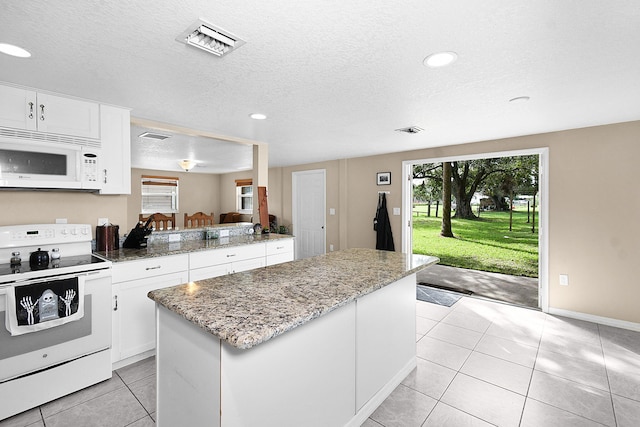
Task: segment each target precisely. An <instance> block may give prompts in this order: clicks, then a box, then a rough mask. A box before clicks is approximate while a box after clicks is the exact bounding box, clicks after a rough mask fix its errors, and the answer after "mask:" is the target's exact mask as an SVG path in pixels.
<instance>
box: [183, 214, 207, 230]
mask: <svg viewBox="0 0 640 427" xmlns="http://www.w3.org/2000/svg"><path fill="white" fill-rule="evenodd" d="M209 225H213V212H211V215H207V214H205V213H203V212H196V213H194V214H193V215H187V214H184V228H199V227H207V226H209Z"/></svg>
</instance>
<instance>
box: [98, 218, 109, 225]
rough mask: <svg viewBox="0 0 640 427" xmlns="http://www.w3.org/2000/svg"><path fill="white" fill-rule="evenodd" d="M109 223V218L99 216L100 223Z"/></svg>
mask: <svg viewBox="0 0 640 427" xmlns="http://www.w3.org/2000/svg"><path fill="white" fill-rule="evenodd" d="M107 224H109V218H98V225H107Z"/></svg>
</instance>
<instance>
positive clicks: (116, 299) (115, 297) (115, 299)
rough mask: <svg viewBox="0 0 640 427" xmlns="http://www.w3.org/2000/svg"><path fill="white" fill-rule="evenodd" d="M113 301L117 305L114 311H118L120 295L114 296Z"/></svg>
mask: <svg viewBox="0 0 640 427" xmlns="http://www.w3.org/2000/svg"><path fill="white" fill-rule="evenodd" d="M113 301H114V302H115V305H114V306H113V311H118V295H114V297H113Z"/></svg>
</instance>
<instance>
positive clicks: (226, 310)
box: [148, 249, 439, 349]
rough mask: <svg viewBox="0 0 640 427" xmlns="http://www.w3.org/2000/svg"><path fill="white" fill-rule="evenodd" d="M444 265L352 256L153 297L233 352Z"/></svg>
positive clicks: (379, 254)
mask: <svg viewBox="0 0 640 427" xmlns="http://www.w3.org/2000/svg"><path fill="white" fill-rule="evenodd" d="M438 261H439V260H438V258H436V257H427V256H419V255H413V256H407V255H405V254H402V253H398V252H387V251H377V250H374V249H347V250H343V251H337V252H331V253H329V254H326V255H321V256H317V257H313V258H306V259H302V260H298V261H293V262H288V263H284V264H278V265H274V266H270V267H266V268H258V269H255V270H250V271H246V272H242V273H236V274H232V275H228V276H221V277H216V278H213V279H207V280H201V281H198V282H195V283H189V284H185V285H180V286H174V287H170V288H165V289H158V290H154V291H151V292H149V294H148V296H149V298H151V299H152V300H154V301H155V302H156V303H158V304H160V305H162V306H164V307H166V308H167V309H169V310H171V311H173V312H175V313H177V314H179V315H180V316H182V317H184V318H185V319H187V320H188V321H190V322H191V323H193V324H195V325H197V326H198V327H200V328H202V329H204V330H205V331H207V332H209V333H211V334H213V335H215V336H217V337H219V338H221V339H223V340H225V341H226V342H228V343H229V344H231V345H232V346H234V347H237V348H239V349H248V348H251V347H253V346H255V345H257V344H260V343H261V342H264V341H267V340H269V339H271V338H274V337H276V336H278V335H280V334H283V333H284V332H286V331H288V330H291V329H293V328H296V327H297V326H300V325H303V324H304V323H307V322H309V321H310V320H312V319H314V318H316V317H319V316H322V315H324V314H327V313H329V312H330V311H332V310H334V309H336V308H338V307H341V306H343V305H346V304H348V303H349V302H351V301H353V300H355V299H356V298H358V297H361V296H363V295H366V294H368V293H371V292H373V291H375V290H377V289H380V288H382V287H384V286H386V285H388V284H391V283H393V282H395V281H397V280H399V279H401V278H402V277H405V276H408V275H409V274H412V273H414V272H417V271H419V270H421V269H423V268H426V267H428V266H429V265H432V264H435V263H437V262H438Z"/></svg>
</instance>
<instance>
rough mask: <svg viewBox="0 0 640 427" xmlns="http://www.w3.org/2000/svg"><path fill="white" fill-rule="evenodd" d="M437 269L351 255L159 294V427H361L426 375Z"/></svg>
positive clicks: (419, 261) (386, 256)
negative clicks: (408, 381) (424, 286)
mask: <svg viewBox="0 0 640 427" xmlns="http://www.w3.org/2000/svg"><path fill="white" fill-rule="evenodd" d="M437 261H438V259H437V258H434V257H423V256H410V255H409V256H407V255H405V254H401V253H396V252H386V251H377V250H372V249H349V250H344V251H339V252H332V253H330V254H327V255H322V256H318V257H313V258H307V259H304V260H299V261H294V262H289V263H284V264H279V265H275V266H271V267H267V268H260V269H255V270H251V271H247V272H242V273H237V274H233V275H227V276H223V277H217V278H213V279H206V280H202V281H198V282H190V283H188V284H184V285H180V286H175V287H171V288H165V289H159V290H154V291H151V292H150V293H149V297H150V298H151V299H152V300H154V301H155V302H156V316H157V356H156V357H157V374H158V375H157V396H158V397H157V423H158V425H160V426H163V425H164V426H170V425H212V426H237V425H248V426H251V425H261V426H269V425H273V426H286V425H291V426H299V425H318V426H334V425H335V426H342V425H360V424H361V423H362V422H363V421H364V420H365V419H366V418H367V417H368V416H369V415H370V414H371V413H372V412H373V411H374V410H375V408H376V407H377V406H378V405H379V404H380V403H381V402H382V401H383V400H384V399H385V398H386V397H387V396H388V395H389V394H390V393H391V391H392V390H393V389H394V388H395V387H396V386H397V385H398V384H399V383H400V382H401V381H402V380H403V379H404V377H405V376H406V375H407V374H408V373H409V372H410V371H411V370H412V369H413V368H414V367H415V364H416V360H415V284H416V279H415V274H416V272H417V271H419V270H421V269H422V268H426V267H428V266H429V265H432V264H434V263H436V262H437Z"/></svg>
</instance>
